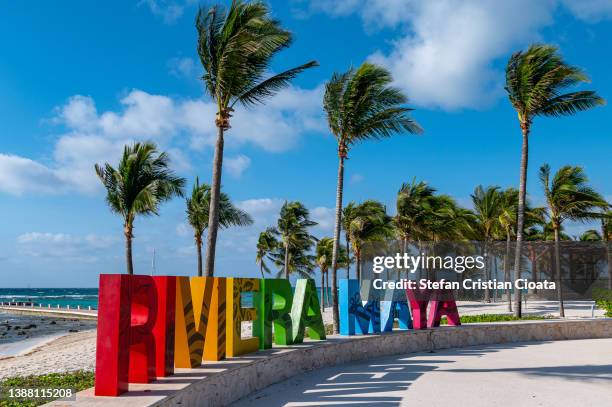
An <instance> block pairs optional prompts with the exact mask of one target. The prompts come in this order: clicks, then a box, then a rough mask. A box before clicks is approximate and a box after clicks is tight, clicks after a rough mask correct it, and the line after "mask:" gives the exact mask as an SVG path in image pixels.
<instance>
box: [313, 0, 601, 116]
mask: <svg viewBox="0 0 612 407" xmlns="http://www.w3.org/2000/svg"><path fill="white" fill-rule="evenodd" d="M560 5H563V6H565V7H567V8H568V9H569V10H570V11H571V12H572V13H573V14H574V15H575V16H576V17H577V18H579V19H582V20H586V21H598V20H601V19H604V18H612V1H610V0H538V1H532V0H513V1H499V0H436V1H422V0H365V1H357V0H342V1H334V2H330V1H326V0H311V1H310V2H309V10H310V11H311V12H312V11H322V12H325V13H327V14H330V15H332V16H347V15H350V14H353V13H354V14H357V15H359V16H360V17H361V19H362V20H363V22H364V24H365V26H366V28H367V29H369V30H370V29H375V28H381V27H391V28H394V27H395V28H397V30H396V32H397V33H398V34H396V38H395V39H394V40H393V41H392V49H391V50H390V51H381V50H379V51H377V52H375V53H374V54H373V55H371V56H370V59H371V60H372V61H375V62H377V63H380V64H382V65H385V66H387V67H388V68H389V69H390V70H391V72H392V73H393V76H394V78H395V80H396V83H397V85H398V86H400V87H401V88H403V89H404V90H405V91H406V93H407V95H408V96H409V97H410V99H411V103H413V104H416V105H419V106H424V107H432V108H441V109H445V110H456V109H462V108H475V109H481V108H485V107H487V106H489V105H491V104H492V103H494V102H495V101H496V100H497V99H498V98H499V97H502V96H503V79H504V74H503V69H502V68H500V67H499V65H503V63H505V60H506V58H508V57H509V55H510V54H511V53H512V52H513V51H515V50H517V49H521V48H524V47H525V46H527V45H528V44H529V43H531V42H533V41H538V40H540V35H539V33H540V31H541V29H542V28H544V27H546V26H547V25H550V24H552V23H553V19H554V15H555V12H556V11H557V10H558V8H559V6H560ZM500 63H501V64H500Z"/></svg>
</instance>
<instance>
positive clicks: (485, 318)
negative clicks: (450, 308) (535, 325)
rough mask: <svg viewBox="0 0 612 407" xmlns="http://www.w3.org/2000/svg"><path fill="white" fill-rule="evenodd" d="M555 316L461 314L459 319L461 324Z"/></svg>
mask: <svg viewBox="0 0 612 407" xmlns="http://www.w3.org/2000/svg"><path fill="white" fill-rule="evenodd" d="M552 318H555V317H554V316H552V315H524V316H523V317H521V318H517V317H515V316H514V315H508V314H479V315H462V316H461V317H460V321H461V323H462V324H471V323H475V322H507V321H532V320H541V319H552ZM440 324H441V325H445V324H447V321H446V317H442V321H440Z"/></svg>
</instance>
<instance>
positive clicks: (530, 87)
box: [505, 44, 605, 317]
mask: <svg viewBox="0 0 612 407" xmlns="http://www.w3.org/2000/svg"><path fill="white" fill-rule="evenodd" d="M558 51H559V50H558V49H557V47H555V46H552V45H545V44H534V45H532V46H530V47H529V49H528V50H527V51H518V52H515V53H514V54H513V55H512V56H511V57H510V59H509V60H508V64H507V66H506V86H505V89H506V91H507V92H508V99H509V100H510V103H511V104H512V107H513V108H514V109H515V110H516V113H517V115H518V120H519V124H520V126H521V132H522V137H523V143H522V147H521V169H520V178H519V197H518V212H517V227H516V230H517V233H516V249H515V255H514V279H515V280H518V279H519V278H520V277H521V272H520V266H521V250H522V242H523V233H524V229H525V200H526V195H527V162H528V151H529V133H530V132H531V126H532V124H533V120H534V119H535V118H536V117H538V116H545V117H559V116H570V115H573V114H575V113H577V112H580V111H584V110H588V109H591V108H593V107H596V106H600V105H603V104H604V103H605V100H604V99H603V98H601V97H600V96H599V95H597V93H596V92H594V91H590V90H587V91H576V92H568V93H564V91H565V90H567V89H568V88H572V87H574V86H576V85H579V84H581V83H585V82H589V77H588V76H587V75H586V74H585V73H584V72H583V71H582V69H580V68H577V67H575V66H571V65H568V64H567V63H565V61H564V60H563V58H562V57H561V55H560V54H559V52H558ZM514 303H515V305H516V307H515V309H514V315H516V316H517V317H520V316H521V315H522V309H521V290H514ZM561 309H562V307H561Z"/></svg>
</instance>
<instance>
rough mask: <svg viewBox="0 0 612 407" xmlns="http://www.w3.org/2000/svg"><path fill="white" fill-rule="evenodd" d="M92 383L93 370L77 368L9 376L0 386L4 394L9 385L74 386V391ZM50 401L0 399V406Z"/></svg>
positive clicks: (10, 406) (85, 387)
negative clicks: (64, 371)
mask: <svg viewBox="0 0 612 407" xmlns="http://www.w3.org/2000/svg"><path fill="white" fill-rule="evenodd" d="M93 385H94V372H86V371H83V370H78V371H76V372H69V373H50V374H46V375H39V376H35V375H30V376H17V377H9V378H7V379H4V380H2V381H0V388H2V389H3V392H4V395H6V392H7V389H8V388H9V387H15V388H21V387H46V388H62V387H63V388H68V387H72V388H75V389H76V391H81V390H85V389H87V388H90V387H92V386H93ZM50 401H52V400H51V399H45V400H27V401H26V400H15V401H12V400H6V399H5V400H0V407H18V406H23V407H30V406H39V405H41V404H45V403H48V402H50Z"/></svg>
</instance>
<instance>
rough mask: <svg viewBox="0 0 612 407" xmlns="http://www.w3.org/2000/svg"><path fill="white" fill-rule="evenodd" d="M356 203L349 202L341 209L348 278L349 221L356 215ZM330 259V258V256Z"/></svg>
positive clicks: (349, 254)
mask: <svg viewBox="0 0 612 407" xmlns="http://www.w3.org/2000/svg"><path fill="white" fill-rule="evenodd" d="M356 208H357V204H356V203H355V202H349V203H348V205H346V206H345V207H344V208H343V209H342V229H343V230H344V239H345V241H346V255H347V262H346V278H347V279H349V278H351V262H350V258H351V222H352V221H353V219H355V216H356V215H357V211H356ZM330 261H331V258H330Z"/></svg>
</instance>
